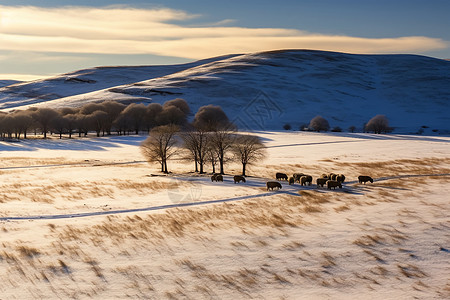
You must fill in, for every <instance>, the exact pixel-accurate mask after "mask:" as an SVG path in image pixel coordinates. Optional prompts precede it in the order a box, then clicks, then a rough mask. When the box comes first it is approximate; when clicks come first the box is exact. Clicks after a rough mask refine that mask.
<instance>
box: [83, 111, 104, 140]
mask: <svg viewBox="0 0 450 300" xmlns="http://www.w3.org/2000/svg"><path fill="white" fill-rule="evenodd" d="M86 122H87V124H88V128H90V129H92V130H94V131H95V132H96V133H97V137H99V136H100V133H101V132H102V131H103V135H104V133H105V124H106V123H107V122H108V114H107V113H106V112H104V111H102V110H96V111H94V112H93V113H92V114H90V115H87V116H86Z"/></svg>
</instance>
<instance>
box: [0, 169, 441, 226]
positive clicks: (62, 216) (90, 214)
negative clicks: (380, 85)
mask: <svg viewBox="0 0 450 300" xmlns="http://www.w3.org/2000/svg"><path fill="white" fill-rule="evenodd" d="M431 176H442V177H444V176H450V173H443V174H410V175H397V176H387V177H380V178H374V182H378V181H385V180H390V179H398V178H414V177H431ZM346 183H347V184H354V183H358V182H357V181H350V182H346ZM365 186H370V185H365ZM306 189H307V190H311V188H306ZM333 191H336V190H333ZM321 192H324V191H323V190H321ZM330 192H332V191H331V190H330ZM279 194H287V195H293V196H301V195H299V194H297V193H293V192H292V191H277V192H265V193H261V194H255V195H245V196H238V197H232V198H227V199H217V200H208V201H197V202H183V203H172V204H164V205H157V206H150V207H144V208H134V209H120V210H109V211H94V212H85V213H73V214H54V215H36V216H21V217H0V221H23V220H56V219H70V218H84V217H93V216H102V215H116V214H125V213H136V212H144V211H156V210H165V209H171V208H180V207H191V206H202V205H207V204H216V203H225V202H234V201H241V200H247V199H255V198H262V197H268V196H274V195H279Z"/></svg>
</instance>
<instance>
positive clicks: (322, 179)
mask: <svg viewBox="0 0 450 300" xmlns="http://www.w3.org/2000/svg"><path fill="white" fill-rule="evenodd" d="M327 181H328V177H327V178H317V179H316V182H317V187H319V185H320V186H321V187H323V186H324V185H325V184H326V183H327Z"/></svg>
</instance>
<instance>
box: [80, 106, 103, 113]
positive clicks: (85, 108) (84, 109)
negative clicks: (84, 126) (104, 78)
mask: <svg viewBox="0 0 450 300" xmlns="http://www.w3.org/2000/svg"><path fill="white" fill-rule="evenodd" d="M97 110H103V105H101V104H100V103H86V104H85V105H83V106H82V107H81V109H80V113H81V114H83V115H90V114H92V113H94V112H95V111H97Z"/></svg>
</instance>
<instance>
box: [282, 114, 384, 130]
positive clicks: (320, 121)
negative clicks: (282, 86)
mask: <svg viewBox="0 0 450 300" xmlns="http://www.w3.org/2000/svg"><path fill="white" fill-rule="evenodd" d="M283 128H284V129H286V130H290V129H291V128H292V127H291V125H290V124H285V125H284V126H283ZM363 128H364V132H373V133H387V132H390V131H391V130H392V128H391V127H389V121H388V119H387V118H386V116H385V115H376V116H375V117H373V118H372V119H370V120H369V122H367V124H364V126H363ZM300 129H301V130H305V129H308V130H312V131H317V132H320V131H328V130H330V124H329V123H328V121H327V120H326V119H325V118H324V117H322V116H316V117H314V118H313V119H311V121H310V122H309V125H303V126H301V128H300ZM355 130H356V127H355V126H350V128H349V131H351V132H354V131H355ZM331 131H342V129H341V128H339V127H335V128H333V129H332V130H331Z"/></svg>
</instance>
